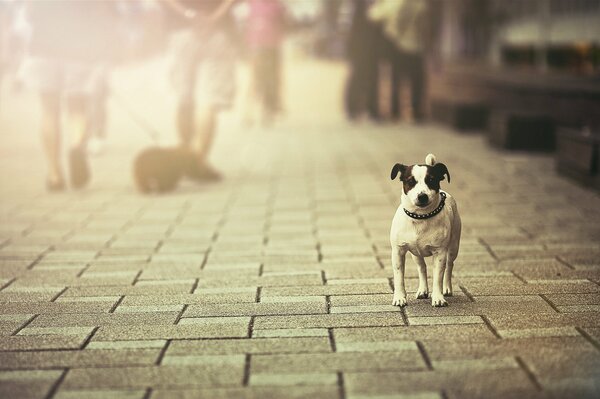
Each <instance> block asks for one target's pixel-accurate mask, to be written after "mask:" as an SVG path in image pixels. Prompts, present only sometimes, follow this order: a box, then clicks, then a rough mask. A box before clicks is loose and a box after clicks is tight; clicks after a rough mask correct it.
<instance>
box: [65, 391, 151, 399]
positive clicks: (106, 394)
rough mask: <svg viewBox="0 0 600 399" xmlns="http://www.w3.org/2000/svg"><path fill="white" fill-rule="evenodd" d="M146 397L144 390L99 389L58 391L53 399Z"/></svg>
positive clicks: (126, 398)
mask: <svg viewBox="0 0 600 399" xmlns="http://www.w3.org/2000/svg"><path fill="white" fill-rule="evenodd" d="M145 395H146V390H145V389H137V390H133V389H132V390H122V389H121V390H115V389H99V390H85V389H82V390H59V391H58V392H57V393H56V395H54V398H55V399H104V398H111V399H143V398H144V397H145Z"/></svg>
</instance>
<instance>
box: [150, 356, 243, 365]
mask: <svg viewBox="0 0 600 399" xmlns="http://www.w3.org/2000/svg"><path fill="white" fill-rule="evenodd" d="M245 362H246V356H244V355H190V354H184V355H173V354H166V355H165V357H163V358H162V361H161V363H160V364H161V365H166V366H194V365H215V366H227V365H236V364H244V363H245Z"/></svg>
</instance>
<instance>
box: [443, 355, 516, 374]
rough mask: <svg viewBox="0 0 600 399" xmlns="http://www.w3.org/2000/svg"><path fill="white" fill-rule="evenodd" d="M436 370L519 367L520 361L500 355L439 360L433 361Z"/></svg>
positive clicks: (479, 369)
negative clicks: (497, 356) (495, 356)
mask: <svg viewBox="0 0 600 399" xmlns="http://www.w3.org/2000/svg"><path fill="white" fill-rule="evenodd" d="M432 366H433V369H434V370H448V371H456V370H473V369H474V370H478V371H481V370H502V369H518V368H519V367H520V366H519V363H517V361H516V360H515V358H514V357H499V358H489V357H488V358H485V359H460V360H439V361H433V362H432Z"/></svg>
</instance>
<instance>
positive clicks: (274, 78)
mask: <svg viewBox="0 0 600 399" xmlns="http://www.w3.org/2000/svg"><path fill="white" fill-rule="evenodd" d="M247 3H248V20H247V23H246V44H247V46H248V50H249V53H250V78H249V85H248V101H247V109H246V112H247V115H246V116H245V119H246V121H247V122H248V123H249V124H252V123H253V117H252V113H253V112H252V111H253V109H252V108H253V107H252V105H253V104H256V105H258V106H259V108H260V113H261V117H262V122H263V124H265V125H268V124H270V123H271V122H272V120H273V117H275V116H276V115H277V113H279V112H281V110H282V106H281V43H282V41H283V37H284V30H285V7H284V5H283V4H282V2H281V1H279V0H248V1H247Z"/></svg>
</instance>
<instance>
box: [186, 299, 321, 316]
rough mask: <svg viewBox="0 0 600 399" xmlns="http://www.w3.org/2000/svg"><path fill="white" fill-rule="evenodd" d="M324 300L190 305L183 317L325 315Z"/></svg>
mask: <svg viewBox="0 0 600 399" xmlns="http://www.w3.org/2000/svg"><path fill="white" fill-rule="evenodd" d="M324 299H325V298H323V300H322V301H321V302H320V303H319V302H297V303H293V302H290V303H237V304H231V305H208V304H207V305H190V306H189V307H188V308H187V309H186V311H185V312H184V314H183V317H199V316H264V315H278V314H279V315H281V314H284V315H295V314H318V313H326V312H327V307H326V304H325V300H324Z"/></svg>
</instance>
